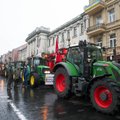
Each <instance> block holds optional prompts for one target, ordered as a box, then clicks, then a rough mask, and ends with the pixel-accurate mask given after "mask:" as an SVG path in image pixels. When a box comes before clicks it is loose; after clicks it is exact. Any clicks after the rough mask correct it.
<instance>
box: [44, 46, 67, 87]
mask: <svg viewBox="0 0 120 120" xmlns="http://www.w3.org/2000/svg"><path fill="white" fill-rule="evenodd" d="M66 55H67V49H66V48H61V49H59V50H57V51H56V53H51V54H47V55H46V61H47V66H49V67H50V70H51V74H46V77H45V81H46V82H45V83H46V85H47V84H49V85H53V79H54V78H53V77H54V74H53V68H54V66H55V65H56V64H57V63H59V62H64V61H65V59H66Z"/></svg>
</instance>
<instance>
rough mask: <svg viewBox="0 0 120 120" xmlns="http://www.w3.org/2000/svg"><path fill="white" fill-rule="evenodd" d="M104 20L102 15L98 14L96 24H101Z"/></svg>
mask: <svg viewBox="0 0 120 120" xmlns="http://www.w3.org/2000/svg"><path fill="white" fill-rule="evenodd" d="M101 23H103V22H102V17H101V16H97V17H96V25H100V24H101Z"/></svg>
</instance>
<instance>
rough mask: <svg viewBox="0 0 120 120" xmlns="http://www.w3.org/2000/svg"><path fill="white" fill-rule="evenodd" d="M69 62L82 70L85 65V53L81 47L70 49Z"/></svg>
mask: <svg viewBox="0 0 120 120" xmlns="http://www.w3.org/2000/svg"><path fill="white" fill-rule="evenodd" d="M67 60H68V61H69V62H71V63H72V64H75V65H76V67H78V68H81V67H82V64H83V51H81V50H80V49H79V47H71V48H69V51H68V54H67ZM81 69H82V68H81Z"/></svg>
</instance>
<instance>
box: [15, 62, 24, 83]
mask: <svg viewBox="0 0 120 120" xmlns="http://www.w3.org/2000/svg"><path fill="white" fill-rule="evenodd" d="M13 63H14V71H13V79H14V80H15V81H16V82H17V83H18V82H22V79H23V68H24V65H25V62H24V61H15V62H13Z"/></svg>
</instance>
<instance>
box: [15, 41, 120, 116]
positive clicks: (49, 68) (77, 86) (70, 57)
mask: <svg viewBox="0 0 120 120" xmlns="http://www.w3.org/2000/svg"><path fill="white" fill-rule="evenodd" d="M43 56H44V57H41V58H40V57H32V58H29V59H28V63H29V65H30V69H31V70H30V76H29V81H28V82H29V84H30V86H31V87H37V86H38V85H41V84H44V85H53V86H54V89H55V92H56V94H57V95H58V97H60V98H65V99H66V98H70V97H72V96H73V95H76V96H86V97H87V98H88V99H89V100H90V101H91V103H92V106H93V107H94V108H95V109H96V110H97V111H100V112H102V113H107V114H114V113H116V112H118V111H119V108H120V64H118V63H116V62H112V61H105V60H103V57H102V49H101V48H100V47H98V46H96V45H95V44H92V43H87V42H86V41H80V42H79V44H78V45H77V46H71V47H69V48H68V49H65V48H63V49H61V50H58V51H57V52H55V53H53V54H49V55H43ZM45 56H46V57H45ZM19 65H20V66H21V67H20V66H19V67H20V68H21V69H20V70H21V71H22V69H23V68H24V65H23V64H22V62H21V63H19ZM16 66H17V65H16ZM20 73H21V74H20V75H21V76H19V77H20V78H21V79H22V81H24V76H23V74H22V72H20ZM14 78H16V76H15V77H14ZM17 78H18V76H17Z"/></svg>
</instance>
